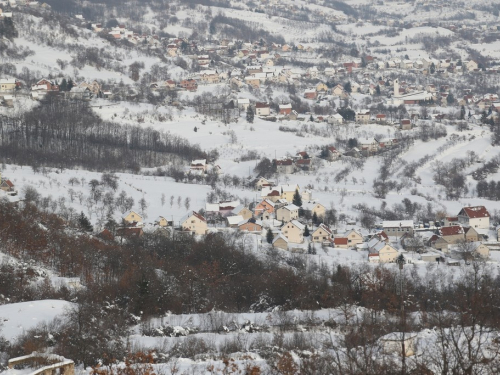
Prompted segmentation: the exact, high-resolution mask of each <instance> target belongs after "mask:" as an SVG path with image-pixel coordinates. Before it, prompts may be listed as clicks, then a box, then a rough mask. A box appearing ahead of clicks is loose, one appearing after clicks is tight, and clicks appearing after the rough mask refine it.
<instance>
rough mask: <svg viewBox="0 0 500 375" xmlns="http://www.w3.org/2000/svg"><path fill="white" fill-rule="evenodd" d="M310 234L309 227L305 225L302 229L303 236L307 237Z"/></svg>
mask: <svg viewBox="0 0 500 375" xmlns="http://www.w3.org/2000/svg"><path fill="white" fill-rule="evenodd" d="M310 235H311V233H309V228H308V227H307V225H306V227H305V229H304V237H309V236H310Z"/></svg>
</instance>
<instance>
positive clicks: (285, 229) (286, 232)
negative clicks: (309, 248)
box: [281, 220, 305, 243]
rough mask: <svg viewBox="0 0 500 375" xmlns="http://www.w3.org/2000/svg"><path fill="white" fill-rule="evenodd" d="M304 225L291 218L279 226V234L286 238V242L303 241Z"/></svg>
mask: <svg viewBox="0 0 500 375" xmlns="http://www.w3.org/2000/svg"><path fill="white" fill-rule="evenodd" d="M304 229H305V226H304V225H303V224H302V223H300V222H298V221H297V220H292V221H290V222H288V223H286V224H285V225H283V226H282V227H281V234H282V235H283V236H284V237H286V238H287V240H288V242H292V243H302V242H304Z"/></svg>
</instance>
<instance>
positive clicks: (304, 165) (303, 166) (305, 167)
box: [295, 159, 311, 171]
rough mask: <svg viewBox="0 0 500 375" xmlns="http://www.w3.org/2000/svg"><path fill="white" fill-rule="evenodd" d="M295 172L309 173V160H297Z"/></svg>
mask: <svg viewBox="0 0 500 375" xmlns="http://www.w3.org/2000/svg"><path fill="white" fill-rule="evenodd" d="M295 167H296V168H297V170H302V171H309V170H311V159H297V160H296V161H295Z"/></svg>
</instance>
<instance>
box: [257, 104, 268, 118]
mask: <svg viewBox="0 0 500 375" xmlns="http://www.w3.org/2000/svg"><path fill="white" fill-rule="evenodd" d="M255 114H256V115H257V116H262V117H263V116H269V115H270V114H271V106H270V105H269V104H268V103H260V102H257V103H255Z"/></svg>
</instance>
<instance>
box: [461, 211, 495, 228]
mask: <svg viewBox="0 0 500 375" xmlns="http://www.w3.org/2000/svg"><path fill="white" fill-rule="evenodd" d="M457 217H458V222H459V223H460V224H462V225H465V226H470V227H473V228H478V229H489V227H490V213H489V212H488V210H487V209H486V207H484V206H475V207H464V208H462V209H461V210H460V212H459V213H458V215H457Z"/></svg>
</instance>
